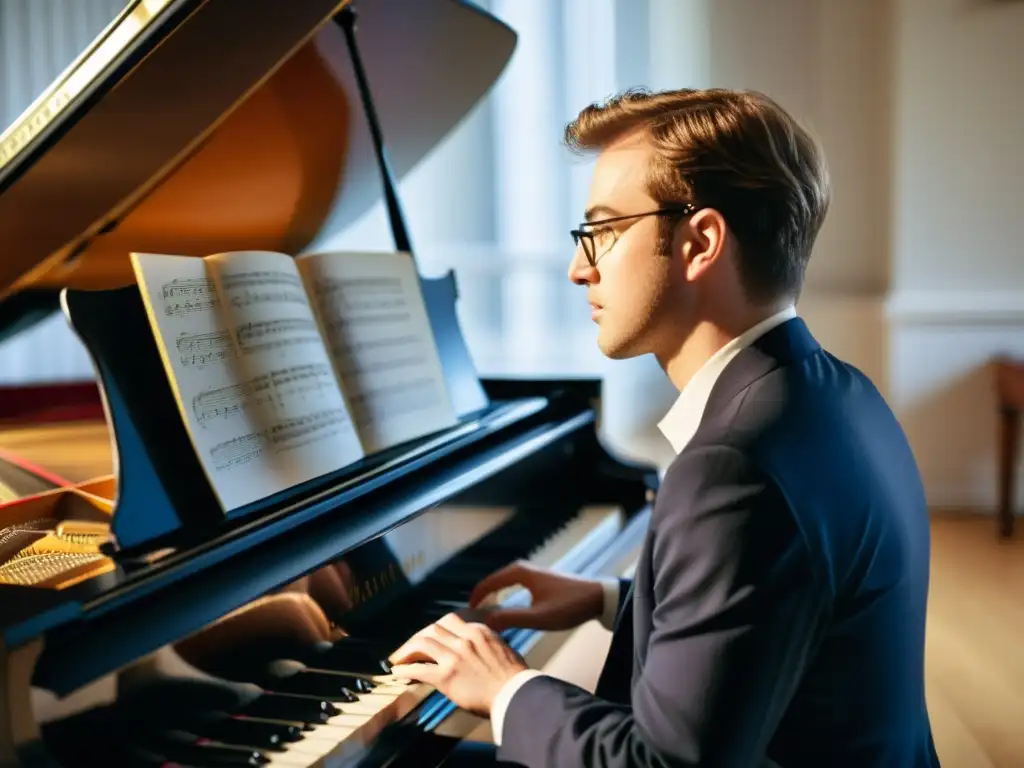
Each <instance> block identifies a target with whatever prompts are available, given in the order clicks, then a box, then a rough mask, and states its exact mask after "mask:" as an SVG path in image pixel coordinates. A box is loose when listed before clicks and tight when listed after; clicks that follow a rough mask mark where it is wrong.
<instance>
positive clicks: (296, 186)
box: [0, 0, 658, 768]
mask: <svg viewBox="0 0 1024 768" xmlns="http://www.w3.org/2000/svg"><path fill="white" fill-rule="evenodd" d="M515 40H516V36H515V33H514V32H513V31H512V30H511V29H509V28H508V27H506V26H505V25H504V24H502V23H501V22H500V21H498V20H497V19H495V18H493V17H492V16H490V15H489V14H487V13H486V12H484V11H482V10H481V9H480V8H478V7H477V6H474V5H472V4H470V3H467V2H460V1H459V0H358V2H355V3H346V2H339V0H303V2H301V3H286V2H281V0H245V2H240V0H135V1H134V2H132V3H130V4H128V6H127V7H126V8H125V9H124V11H123V12H122V13H121V14H120V15H119V16H118V17H117V18H116V19H115V20H114V21H113V22H112V23H111V25H110V26H109V27H108V28H107V29H106V30H105V31H104V32H103V33H102V34H101V35H100V37H99V38H97V40H96V42H95V44H94V45H93V46H92V47H91V48H90V49H89V50H87V51H85V52H84V53H83V55H82V56H81V57H80V58H79V59H78V60H76V61H75V62H74V63H73V64H72V65H71V66H70V67H69V68H68V69H67V70H66V71H65V72H64V74H63V75H61V77H60V78H58V80H57V81H55V82H54V84H53V85H52V86H51V88H50V89H49V90H48V91H46V92H45V93H44V94H42V96H40V98H39V99H38V100H37V101H36V102H35V103H34V104H33V105H32V106H31V107H30V108H29V109H28V110H27V111H26V112H25V113H24V114H23V115H22V116H21V117H20V118H19V120H18V121H17V122H16V123H15V124H14V125H12V126H11V127H9V128H8V129H7V130H6V131H5V132H4V133H3V134H2V135H0V240H2V242H3V243H4V248H3V254H2V257H0V337H10V336H11V335H14V334H16V333H20V332H23V331H24V330H25V329H27V328H29V327H31V326H32V325H33V324H34V323H36V322H38V321H39V320H40V319H42V318H45V317H49V316H50V315H52V314H53V313H55V312H60V313H63V314H64V316H65V318H66V320H67V322H68V323H69V325H70V327H71V329H72V330H73V331H74V333H76V334H77V335H78V337H79V339H80V340H81V341H82V343H83V344H84V345H85V347H86V348H87V349H88V351H89V354H90V356H91V359H92V361H93V363H94V366H95V370H96V382H95V387H94V388H92V389H90V387H89V386H85V387H84V388H83V387H80V388H79V389H80V390H81V391H83V392H85V393H86V395H83V397H84V398H85V399H86V400H88V399H89V397H90V395H88V393H89V392H93V395H92V397H93V400H92V401H91V405H92V406H94V407H95V409H96V413H97V414H98V415H99V417H100V418H99V421H98V428H99V429H101V430H102V431H103V432H102V433H103V435H105V436H106V437H108V438H109V445H110V450H109V451H108V452H106V453H105V454H104V456H109V459H108V460H109V467H106V468H104V471H102V472H98V473H97V476H96V477H91V478H86V479H84V480H83V479H81V478H72V479H71V480H68V481H67V482H60V481H54V482H53V483H50V484H48V485H47V484H44V487H43V488H42V489H40V488H35V489H33V490H32V492H31V493H26V494H25V496H24V497H23V498H20V499H17V500H15V501H14V502H13V503H7V504H6V505H4V506H2V507H0V528H2V530H0V651H2V665H0V680H2V685H0V691H2V695H0V763H2V764H3V765H5V766H8V765H10V766H58V765H59V766H78V765H100V764H102V765H117V766H158V765H189V766H224V765H275V766H276V765H282V766H314V765H316V766H342V765H346V766H347V765H352V766H385V765H387V766H394V767H396V768H398V767H399V766H434V765H442V764H443V763H444V761H445V759H446V756H447V755H448V754H449V752H450V750H451V749H452V748H453V746H454V744H456V743H457V742H458V740H459V739H462V738H466V737H467V736H468V735H469V734H470V732H471V731H472V730H473V729H474V728H478V727H479V726H480V723H479V722H474V720H473V719H472V718H469V717H466V715H467V714H468V713H463V712H461V711H460V710H458V709H457V708H456V707H455V706H454V705H453V704H452V703H451V702H450V701H448V700H447V699H446V698H445V697H444V696H442V695H441V694H439V693H438V692H437V691H435V690H432V689H430V688H429V687H428V686H423V685H419V684H415V683H411V682H409V681H405V680H400V679H397V678H395V677H394V676H393V675H391V674H390V669H389V667H388V664H387V661H386V659H387V656H388V654H389V653H390V652H391V651H392V650H394V649H395V648H396V647H397V646H398V645H399V644H400V643H401V642H402V641H404V640H405V639H406V638H407V637H408V636H409V635H411V634H413V633H414V632H415V631H416V630H418V629H420V628H421V627H423V626H425V625H427V624H429V623H430V622H432V621H434V620H436V619H437V618H439V617H440V616H442V615H444V614H445V613H447V612H449V611H466V610H467V599H468V596H469V593H470V590H471V589H472V587H473V585H474V584H475V583H476V582H477V581H478V580H479V579H480V578H481V577H482V576H484V575H485V574H487V573H488V572H490V571H492V570H494V569H496V568H498V567H500V566H502V565H504V564H506V563H509V562H513V561H516V560H526V561H529V562H532V563H535V564H539V565H543V566H545V567H551V568H556V569H560V570H562V571H564V572H567V573H572V574H578V575H581V576H590V577H592V576H602V575H603V576H618V575H621V574H623V573H626V572H627V571H628V570H629V569H630V567H631V565H632V563H633V562H634V560H635V557H636V555H637V552H638V550H639V547H640V544H641V541H642V539H643V536H644V530H645V526H646V522H647V516H648V515H649V510H650V505H651V504H652V502H653V498H654V494H655V492H656V490H657V481H658V476H657V472H656V470H655V469H654V468H652V467H646V466H637V465H634V464H633V463H630V462H628V461H625V460H623V459H621V458H618V457H616V456H614V455H613V454H612V453H611V452H610V451H609V450H607V449H606V448H605V446H603V445H602V443H601V441H600V440H599V435H598V430H597V427H598V412H599V405H600V386H599V382H597V381H591V380H571V379H566V380H559V379H548V380H539V381H537V380H534V381H531V380H522V379H516V378H514V377H505V378H501V379H499V378H484V377H481V376H479V375H478V373H477V372H476V370H475V369H474V366H473V363H472V359H471V357H470V355H469V354H468V352H467V349H466V346H465V344H464V341H463V337H462V334H461V331H460V329H459V325H458V316H457V312H456V307H457V303H456V302H457V300H458V290H457V285H456V282H455V278H454V275H452V274H450V273H449V274H447V275H444V276H442V277H439V278H430V279H428V278H425V277H424V278H422V288H423V294H424V297H425V301H426V304H427V308H428V314H429V318H430V323H431V325H432V328H433V331H434V335H435V338H436V340H437V344H438V349H439V351H440V354H441V358H442V363H443V369H444V374H445V377H446V380H447V382H448V384H449V386H450V389H451V391H452V392H453V399H454V400H455V404H456V408H457V411H458V415H459V419H458V424H457V425H456V426H455V427H453V428H451V429H447V430H444V431H443V432H441V433H438V434H431V435H428V436H427V437H424V438H421V439H417V440H414V441H411V442H408V443H404V444H402V445H399V446H396V447H393V448H390V449H388V450H386V451H383V452H381V453H379V454H377V455H372V456H369V457H368V458H366V459H363V460H361V461H360V462H358V463H357V464H356V465H354V466H350V467H346V468H345V469H344V470H341V471H339V472H336V473H332V474H329V475H326V476H323V477H319V478H316V479H315V480H313V481H311V482H308V483H305V484H302V485H299V486H296V487H293V488H290V489H288V490H287V491H285V492H283V493H280V494H277V495H275V496H273V497H270V498H265V499H261V500H259V501H258V502H256V503H253V504H248V505H247V506H245V507H244V508H242V509H239V510H236V511H234V512H233V513H232V514H230V515H224V514H219V513H218V511H217V510H216V509H214V508H213V505H212V504H211V496H210V492H209V488H206V487H204V485H203V480H202V473H201V472H198V471H197V467H196V460H195V456H194V454H192V452H191V449H190V446H189V443H188V440H187V437H186V436H185V433H184V431H183V428H182V426H181V424H180V421H179V420H177V419H175V418H174V417H173V407H171V405H170V402H171V401H170V394H169V392H168V387H167V383H166V380H165V379H163V378H162V377H161V375H160V361H159V359H158V357H157V353H156V351H155V350H154V348H153V346H152V344H151V343H150V344H146V343H145V342H146V334H147V333H148V332H149V331H148V328H147V327H146V324H145V322H144V321H142V320H141V317H142V316H141V315H140V314H139V313H140V312H141V310H140V301H139V291H138V287H137V285H136V284H135V282H134V277H133V274H132V270H131V267H130V265H129V253H130V252H131V251H137V250H150V251H162V252H167V253H177V254H193V255H197V256H199V255H203V254H207V253H212V252H217V251H225V250H239V249H264V250H281V251H285V252H288V253H293V254H296V253H299V252H301V251H304V250H307V249H312V248H315V247H318V246H319V245H320V244H322V243H324V242H328V240H329V237H330V235H331V233H336V232H338V231H341V230H344V228H346V227H348V226H351V225H352V224H353V223H354V222H355V221H356V220H357V219H358V218H359V217H360V216H362V215H363V214H365V213H366V211H368V210H369V209H370V208H371V206H373V205H374V204H375V203H378V202H379V201H381V200H383V201H384V202H385V204H386V208H387V212H388V220H389V224H390V228H391V234H392V235H393V238H394V242H395V248H396V250H402V251H410V252H411V251H412V244H411V240H412V238H411V237H410V234H409V233H408V231H407V228H406V224H405V221H404V219H403V216H402V210H401V204H400V200H399V197H398V194H397V187H396V179H398V178H401V176H402V175H403V174H405V173H406V172H407V171H408V170H409V169H411V168H412V167H414V165H415V164H416V163H417V162H418V161H419V160H420V159H422V158H423V157H424V156H425V155H426V154H427V153H428V152H429V151H430V149H431V148H432V147H434V146H436V145H437V144H438V142H439V141H440V140H441V139H442V138H443V137H444V136H445V135H446V134H447V133H448V132H449V131H450V130H451V129H452V128H453V127H454V126H455V125H456V124H457V123H458V121H459V120H460V119H461V118H463V117H464V116H465V115H466V113H467V112H468V111H469V110H470V109H471V108H472V107H473V105H474V104H476V103H477V102H478V101H479V100H480V99H481V98H482V97H483V96H484V95H485V94H486V93H487V91H488V89H489V88H490V87H491V85H492V84H493V83H494V81H495V80H496V79H497V77H498V76H499V74H500V72H501V71H502V68H503V67H504V66H505V64H506V62H507V61H508V59H509V58H510V56H511V54H512V51H513V49H514V47H515ZM149 341H150V342H151V339H150V340H149ZM58 389H59V388H51V389H46V388H42V389H41V391H43V392H44V393H51V394H53V396H54V397H57V396H58V395H57V394H56V393H57V391H58ZM22 394H23V393H22ZM64 396H66V395H64ZM61 406H62V407H64V408H70V411H71V412H75V409H74V408H72V407H70V404H69V403H66V402H63V401H62V403H61ZM88 406H89V403H85V404H84V405H83V407H85V410H86V411H88ZM82 412H83V411H81V410H80V411H78V414H79V415H78V418H81V413H82ZM8 415H10V414H8ZM23 416H24V419H23V423H22V424H21V427H20V428H21V429H22V430H23V431H24V430H28V432H29V433H31V431H32V429H33V428H34V426H38V427H39V428H40V429H42V424H39V425H34V424H33V421H32V415H31V411H30V410H26V411H25V413H24V414H23ZM51 426H52V423H51ZM65 442H66V441H65ZM63 447H64V448H65V449H66V448H67V446H66V445H64V446H63ZM105 460H107V459H105ZM32 461H33V462H36V463H37V464H40V465H45V464H46V454H45V451H44V452H43V453H42V455H39V454H38V453H37V455H35V456H33V458H32ZM57 474H60V473H57ZM527 599H528V595H527V594H526V593H525V592H524V591H523V590H521V589H520V590H516V589H512V590H509V591H506V592H504V593H502V594H499V595H496V596H494V598H493V601H492V602H502V603H507V604H516V603H519V604H521V603H522V602H523V601H525V600H527ZM504 635H505V637H506V639H507V640H508V642H509V643H510V644H511V645H512V646H513V647H514V648H516V649H517V650H518V651H519V652H521V653H522V654H523V655H524V657H525V658H526V659H527V661H529V662H530V663H531V664H535V665H539V664H542V663H543V662H544V661H545V659H547V658H549V657H550V655H551V653H553V652H554V650H556V649H557V647H558V643H559V642H561V639H560V637H559V636H556V635H552V634H545V633H539V632H533V631H528V630H523V629H511V630H507V631H506V632H505V633H504Z"/></svg>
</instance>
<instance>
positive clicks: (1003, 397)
mask: <svg viewBox="0 0 1024 768" xmlns="http://www.w3.org/2000/svg"><path fill="white" fill-rule="evenodd" d="M995 366H996V401H997V407H998V409H999V533H1000V535H1002V536H1003V537H1009V536H1012V535H1013V523H1014V517H1015V515H1014V500H1015V498H1016V497H1015V496H1014V491H1015V487H1014V482H1013V481H1014V475H1015V473H1016V471H1017V456H1018V450H1019V447H1020V446H1019V443H1020V422H1021V413H1022V412H1024V360H1012V359H1010V358H1005V357H1004V358H999V359H997V360H996V361H995Z"/></svg>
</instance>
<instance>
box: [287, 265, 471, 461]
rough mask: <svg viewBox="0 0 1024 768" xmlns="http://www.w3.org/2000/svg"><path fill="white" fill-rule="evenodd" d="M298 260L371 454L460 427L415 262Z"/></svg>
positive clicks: (357, 424) (359, 427)
mask: <svg viewBox="0 0 1024 768" xmlns="http://www.w3.org/2000/svg"><path fill="white" fill-rule="evenodd" d="M297 262H298V266H299V270H300V272H301V273H302V275H303V278H304V279H305V281H306V285H307V293H308V295H309V296H310V298H311V301H312V303H313V308H314V310H315V311H316V312H317V314H318V316H319V318H320V323H321V327H322V328H323V334H324V337H325V338H326V339H327V345H328V348H329V350H330V352H331V355H332V357H333V358H334V363H335V366H336V368H337V370H338V376H339V378H340V379H341V382H342V388H343V389H344V392H345V396H346V398H347V399H348V402H349V406H350V408H351V410H352V416H353V418H354V419H355V422H356V426H357V428H358V429H359V433H360V435H361V436H362V438H363V445H364V447H365V448H366V450H367V452H371V453H372V452H374V451H379V450H383V449H385V448H388V447H390V446H392V445H396V444H398V443H401V442H404V441H406V440H412V439H414V438H417V437H420V436H422V435H425V434H429V433H431V432H435V431H438V430H441V429H445V428H447V427H450V426H452V425H454V424H456V423H457V419H456V416H455V410H454V408H453V406H452V402H451V397H450V395H449V393H448V388H447V383H446V381H445V379H444V372H443V370H442V368H441V360H440V357H439V356H438V352H437V345H436V343H435V341H434V335H433V332H432V330H431V327H430V321H429V319H428V317H427V310H426V306H425V305H424V302H423V295H422V292H421V290H420V285H419V275H418V274H417V272H416V264H415V262H414V261H413V259H412V256H410V255H409V254H407V253H323V254H312V255H309V256H303V257H300V258H299V259H298V260H297Z"/></svg>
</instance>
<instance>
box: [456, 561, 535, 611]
mask: <svg viewBox="0 0 1024 768" xmlns="http://www.w3.org/2000/svg"><path fill="white" fill-rule="evenodd" d="M525 574H526V567H525V565H524V564H523V563H521V562H515V563H512V564H511V565H506V566H505V567H504V568H499V569H498V570H496V571H494V572H493V573H491V574H489V575H487V576H484V577H483V578H482V579H481V580H480V581H479V582H477V585H476V586H475V587H473V591H472V592H470V593H469V607H470V608H476V607H477V606H478V605H479V604H480V602H481V601H482V600H483V599H484V598H485V597H487V596H488V595H489V594H491V593H492V592H497V591H498V590H501V589H504V588H505V587H511V586H515V585H517V584H520V580H521V579H522V578H523V576H524V575H525Z"/></svg>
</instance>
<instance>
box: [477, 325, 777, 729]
mask: <svg viewBox="0 0 1024 768" xmlns="http://www.w3.org/2000/svg"><path fill="white" fill-rule="evenodd" d="M794 317H796V308H795V307H793V306H789V307H786V308H785V309H783V310H782V311H780V312H776V313H775V314H774V315H772V316H771V317H768V318H766V319H765V320H762V321H761V322H760V323H758V324H757V325H755V326H753V327H752V328H749V329H748V330H746V331H745V332H744V333H742V334H741V335H740V336H737V337H736V338H735V339H732V340H731V341H729V342H728V343H726V344H725V345H724V346H723V347H722V348H721V349H719V350H718V351H717V352H716V353H715V354H714V355H712V356H711V357H710V358H708V360H707V362H706V363H704V365H703V366H701V368H700V369H699V370H698V371H697V372H696V373H695V374H694V375H693V378H691V379H690V380H689V381H688V382H687V383H686V386H684V387H683V390H682V391H681V392H680V393H679V397H678V398H676V401H675V403H673V404H672V407H671V408H670V409H669V411H668V413H666V414H665V416H664V418H662V420H661V421H660V422H658V429H659V430H660V431H661V433H662V434H663V435H664V436H665V438H666V439H667V440H668V441H669V443H670V444H671V445H672V449H673V450H674V451H675V452H676V453H679V452H680V451H682V450H683V448H685V447H686V444H687V443H689V442H690V440H691V439H692V438H693V435H694V433H695V432H696V431H697V427H698V426H699V425H700V421H701V418H702V417H703V415H704V408H705V407H706V406H707V403H708V399H709V398H710V397H711V390H712V389H713V388H714V386H715V382H716V381H718V377H719V376H721V375H722V371H724V370H725V367H726V366H727V365H728V364H729V363H730V362H731V361H732V359H733V358H734V357H736V355H738V354H739V353H740V351H742V350H743V349H744V348H745V347H748V346H750V345H751V344H753V343H754V341H756V340H757V339H758V338H760V337H761V336H763V335H764V334H766V333H768V331H770V330H771V329H772V328H775V327H776V326H778V325H781V324H782V323H784V322H786V321H787V320H791V319H792V318H794ZM601 585H602V586H603V587H604V613H603V614H602V615H601V618H600V621H601V624H602V625H603V626H604V627H605V628H606V629H608V630H611V629H612V627H613V625H614V623H615V617H616V614H617V613H618V608H619V580H618V579H610V578H609V579H601ZM543 674H544V673H543V672H541V671H539V670H536V669H525V670H523V671H522V672H520V673H518V674H517V675H515V676H514V677H512V678H511V679H510V680H509V681H508V682H507V683H505V685H504V686H503V687H502V689H501V690H500V691H498V695H497V696H495V698H494V702H493V703H492V705H491V733H492V736H493V739H494V743H495V744H497V745H500V744H501V729H502V725H503V723H504V720H505V712H506V710H507V709H508V705H509V702H510V701H512V697H513V696H514V695H515V693H516V691H518V690H519V689H520V688H521V687H522V686H523V684H524V683H526V682H527V681H528V680H531V679H533V678H534V677H537V676H538V675H543Z"/></svg>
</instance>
